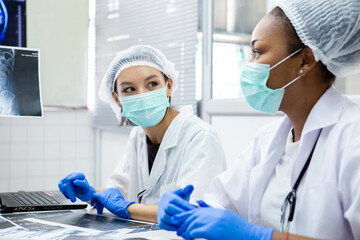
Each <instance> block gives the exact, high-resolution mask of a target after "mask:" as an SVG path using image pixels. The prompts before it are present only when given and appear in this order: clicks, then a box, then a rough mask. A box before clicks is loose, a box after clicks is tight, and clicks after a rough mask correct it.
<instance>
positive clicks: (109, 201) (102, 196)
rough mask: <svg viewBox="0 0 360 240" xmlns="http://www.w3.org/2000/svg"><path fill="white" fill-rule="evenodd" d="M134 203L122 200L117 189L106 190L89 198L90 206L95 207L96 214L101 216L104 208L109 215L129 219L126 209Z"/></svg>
mask: <svg viewBox="0 0 360 240" xmlns="http://www.w3.org/2000/svg"><path fill="white" fill-rule="evenodd" d="M133 203H135V202H129V201H126V200H125V199H124V197H123V196H122V194H121V192H120V191H119V189H117V188H108V189H105V190H104V191H101V192H98V193H95V194H94V196H93V197H92V198H91V203H90V204H91V206H94V204H95V206H96V210H97V213H98V214H102V212H103V209H104V207H105V208H106V209H107V210H109V211H110V212H111V213H113V214H115V215H116V216H119V217H121V218H126V219H129V218H130V215H129V212H128V211H127V210H126V208H127V207H128V206H129V205H131V204H133Z"/></svg>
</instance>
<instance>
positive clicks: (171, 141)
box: [144, 105, 193, 196]
mask: <svg viewBox="0 0 360 240" xmlns="http://www.w3.org/2000/svg"><path fill="white" fill-rule="evenodd" d="M175 110H176V111H177V112H179V114H178V115H177V116H176V117H175V118H174V119H173V121H172V122H171V123H170V125H169V127H168V129H167V130H166V132H165V134H164V137H163V139H162V141H161V144H160V147H159V150H158V152H157V154H156V157H155V161H154V165H153V167H152V170H151V173H150V176H149V181H148V184H147V187H146V192H145V194H144V196H146V195H148V194H149V193H150V192H151V190H152V188H153V187H154V185H155V183H156V182H157V181H158V180H159V178H160V177H161V175H162V174H163V172H164V170H165V165H166V150H167V149H169V148H171V147H174V146H176V145H177V142H178V139H179V135H180V131H181V129H182V125H183V123H184V122H185V120H186V119H187V118H188V117H189V116H191V115H192V114H193V110H192V106H191V105H190V106H182V107H176V108H175ZM145 143H146V140H145ZM147 165H148V164H147ZM144 169H145V168H144Z"/></svg>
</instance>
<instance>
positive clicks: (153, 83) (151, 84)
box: [148, 82, 158, 87]
mask: <svg viewBox="0 0 360 240" xmlns="http://www.w3.org/2000/svg"><path fill="white" fill-rule="evenodd" d="M157 85H158V83H157V82H150V83H149V85H148V86H149V87H156V86H157Z"/></svg>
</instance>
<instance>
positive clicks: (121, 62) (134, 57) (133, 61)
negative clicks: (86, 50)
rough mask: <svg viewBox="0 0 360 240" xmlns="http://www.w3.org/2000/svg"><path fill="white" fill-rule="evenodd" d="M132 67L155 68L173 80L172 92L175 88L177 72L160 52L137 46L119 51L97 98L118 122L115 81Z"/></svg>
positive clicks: (119, 116)
mask: <svg viewBox="0 0 360 240" xmlns="http://www.w3.org/2000/svg"><path fill="white" fill-rule="evenodd" d="M133 66H149V67H153V68H156V69H157V70H159V71H160V72H162V73H164V74H165V75H166V76H167V77H168V78H171V79H172V80H173V92H174V90H175V88H176V81H177V78H178V75H179V72H178V71H176V70H175V65H174V63H172V62H171V61H169V60H168V59H167V58H166V57H165V56H164V54H163V53H162V52H161V51H160V50H158V49H155V48H154V47H152V46H149V45H137V46H133V47H130V48H128V49H126V50H124V51H121V52H120V53H119V54H118V55H117V56H116V57H115V58H114V60H113V61H112V62H111V63H110V66H109V68H108V70H107V72H106V74H105V76H104V78H103V80H102V82H101V85H100V89H99V98H100V99H101V100H102V101H104V102H106V103H108V104H110V106H111V108H112V109H113V111H114V112H115V115H116V117H117V119H118V120H119V121H120V120H121V109H120V107H119V106H118V105H117V104H116V101H115V99H114V98H113V97H112V92H114V84H115V80H116V78H117V77H118V76H119V74H120V72H121V71H122V70H124V69H126V68H129V67H133Z"/></svg>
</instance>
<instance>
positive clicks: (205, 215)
mask: <svg viewBox="0 0 360 240" xmlns="http://www.w3.org/2000/svg"><path fill="white" fill-rule="evenodd" d="M172 222H174V223H175V224H177V223H181V222H182V225H181V226H180V228H179V229H178V231H177V234H178V235H179V236H182V237H183V238H185V239H187V240H190V239H194V238H205V239H210V240H212V239H225V240H232V239H234V240H235V239H249V240H258V239H261V240H270V239H271V237H272V234H273V232H274V229H271V228H265V227H259V226H257V225H254V224H252V223H249V222H248V221H246V220H244V219H243V218H242V217H240V216H239V215H237V214H235V213H233V212H231V211H229V210H225V209H216V208H212V207H201V208H197V209H194V210H191V211H188V212H183V213H179V214H177V215H175V216H174V217H173V218H172Z"/></svg>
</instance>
